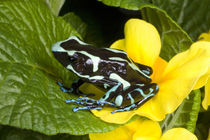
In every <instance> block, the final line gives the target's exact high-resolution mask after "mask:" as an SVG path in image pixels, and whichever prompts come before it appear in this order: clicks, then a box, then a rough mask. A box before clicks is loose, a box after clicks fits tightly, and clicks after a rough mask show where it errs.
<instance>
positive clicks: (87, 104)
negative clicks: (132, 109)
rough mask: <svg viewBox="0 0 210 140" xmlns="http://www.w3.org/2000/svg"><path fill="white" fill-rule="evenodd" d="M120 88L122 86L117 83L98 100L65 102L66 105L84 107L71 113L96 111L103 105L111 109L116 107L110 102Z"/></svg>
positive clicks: (85, 99)
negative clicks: (71, 104)
mask: <svg viewBox="0 0 210 140" xmlns="http://www.w3.org/2000/svg"><path fill="white" fill-rule="evenodd" d="M121 88H122V84H121V83H118V84H117V85H115V86H113V87H112V88H111V89H109V90H108V91H107V92H106V93H105V95H104V96H103V97H102V98H101V99H99V100H95V99H90V98H77V99H76V100H75V99H70V100H66V103H76V104H79V105H83V106H84V107H76V109H73V111H75V110H76V111H77V110H85V109H87V110H89V109H98V108H101V107H103V106H104V105H108V106H112V107H117V105H116V104H115V103H113V102H112V100H111V99H112V98H113V97H114V96H116V94H117V93H118V91H120V90H121Z"/></svg>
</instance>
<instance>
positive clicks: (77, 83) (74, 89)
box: [57, 79, 95, 97]
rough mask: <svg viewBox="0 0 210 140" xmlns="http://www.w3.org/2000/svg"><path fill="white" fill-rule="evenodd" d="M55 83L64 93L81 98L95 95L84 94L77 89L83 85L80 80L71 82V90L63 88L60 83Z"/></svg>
mask: <svg viewBox="0 0 210 140" xmlns="http://www.w3.org/2000/svg"><path fill="white" fill-rule="evenodd" d="M57 83H58V85H59V86H60V89H61V91H63V92H65V93H73V94H76V95H78V96H82V97H90V96H94V95H95V94H84V93H82V92H81V91H80V90H79V89H78V88H79V87H80V86H81V85H82V84H83V83H84V82H83V81H82V80H80V79H77V80H75V81H74V82H73V84H72V86H71V88H66V87H64V85H63V84H62V83H61V82H57Z"/></svg>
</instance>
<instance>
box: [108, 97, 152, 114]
mask: <svg viewBox="0 0 210 140" xmlns="http://www.w3.org/2000/svg"><path fill="white" fill-rule="evenodd" d="M152 96H154V94H153V95H150V96H147V97H145V98H143V99H142V100H140V101H138V102H136V103H134V104H131V105H129V106H125V107H123V108H121V109H117V110H114V111H112V113H116V112H124V111H130V110H136V109H137V108H138V107H139V106H141V105H143V104H144V103H145V102H146V101H147V100H148V99H150V98H151V97H152Z"/></svg>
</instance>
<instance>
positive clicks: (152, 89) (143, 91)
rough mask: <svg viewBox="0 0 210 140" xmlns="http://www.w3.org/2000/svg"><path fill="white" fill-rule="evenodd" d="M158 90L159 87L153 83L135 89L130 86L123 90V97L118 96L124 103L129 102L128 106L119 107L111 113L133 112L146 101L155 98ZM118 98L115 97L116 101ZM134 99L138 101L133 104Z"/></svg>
mask: <svg viewBox="0 0 210 140" xmlns="http://www.w3.org/2000/svg"><path fill="white" fill-rule="evenodd" d="M158 90H159V87H158V85H157V84H155V83H151V84H148V85H146V86H142V87H141V86H140V87H136V85H134V86H131V87H130V88H129V89H127V90H125V92H124V93H122V94H123V95H118V96H122V98H123V99H124V100H123V101H124V102H125V101H126V100H127V101H130V104H129V105H125V106H122V107H119V108H120V109H117V110H114V111H112V113H116V112H123V111H130V110H135V109H137V108H138V107H139V106H141V105H143V104H144V103H145V102H146V101H148V100H149V99H150V98H151V97H153V96H155V94H156V93H157V92H158ZM118 96H117V97H116V99H117V98H118ZM135 98H137V99H139V100H137V101H136V102H135ZM115 102H116V101H115Z"/></svg>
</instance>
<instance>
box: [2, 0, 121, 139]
mask: <svg viewBox="0 0 210 140" xmlns="http://www.w3.org/2000/svg"><path fill="white" fill-rule="evenodd" d="M0 33H1V34H0V96H1V98H0V124H3V125H9V126H15V127H18V128H24V129H30V130H33V131H38V132H41V133H44V134H49V135H52V134H57V133H68V134H73V135H84V134H88V133H94V132H106V131H110V130H112V129H114V128H116V127H118V126H119V125H115V124H108V123H105V122H103V121H101V120H100V119H98V118H96V117H95V116H93V115H92V114H91V113H90V112H89V111H79V112H77V113H74V112H72V108H73V107H75V105H72V104H70V105H69V104H65V100H66V99H70V98H76V97H75V96H74V95H71V94H66V93H63V92H61V91H60V89H59V86H58V85H57V84H56V82H57V81H58V80H62V81H63V82H64V83H65V85H69V86H70V85H71V83H72V81H73V80H74V79H75V78H76V77H75V76H74V75H73V74H72V73H71V72H69V71H67V70H66V69H65V68H64V67H63V66H61V64H59V63H58V62H57V60H56V59H55V58H54V57H53V54H52V52H51V46H52V44H54V43H55V42H57V41H59V40H64V39H66V38H68V37H69V36H70V35H77V36H79V34H78V33H77V32H76V31H75V29H73V28H72V27H71V26H70V25H69V24H68V23H67V22H65V21H64V20H63V19H62V18H59V17H55V16H53V15H52V13H51V12H50V10H49V9H48V7H47V6H46V4H45V3H43V2H42V1H40V0H30V2H29V0H10V1H1V2H0Z"/></svg>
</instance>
